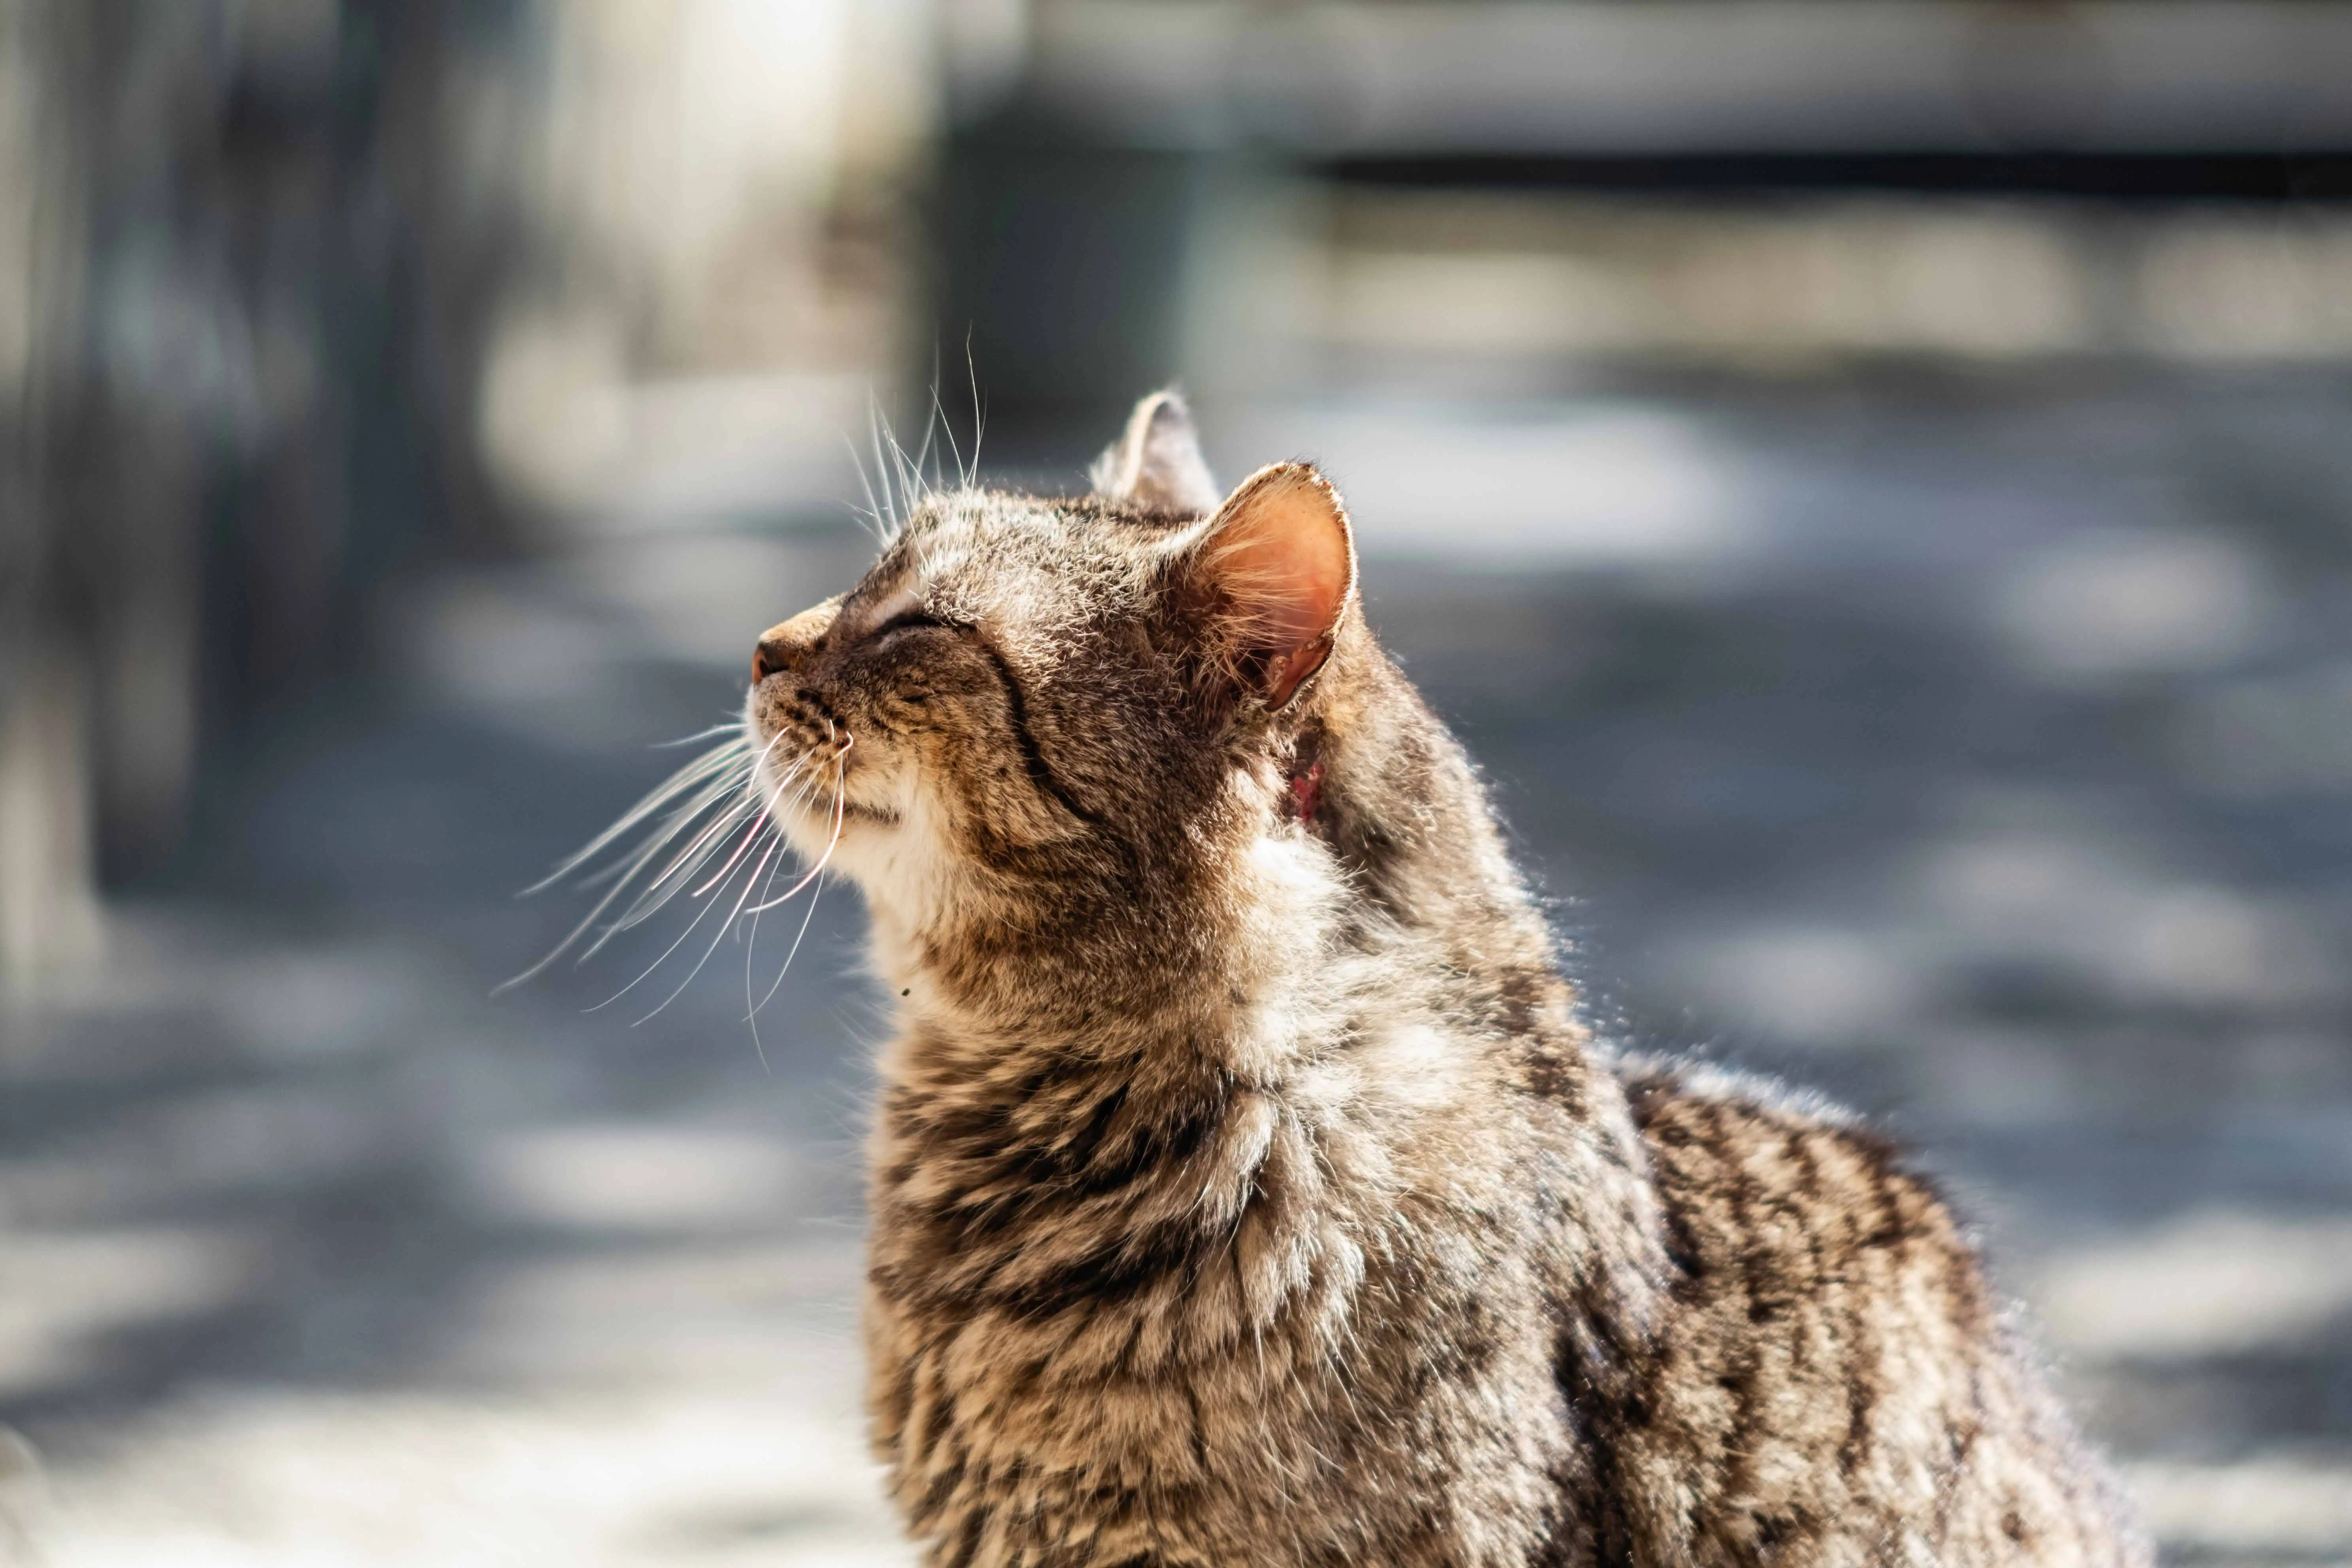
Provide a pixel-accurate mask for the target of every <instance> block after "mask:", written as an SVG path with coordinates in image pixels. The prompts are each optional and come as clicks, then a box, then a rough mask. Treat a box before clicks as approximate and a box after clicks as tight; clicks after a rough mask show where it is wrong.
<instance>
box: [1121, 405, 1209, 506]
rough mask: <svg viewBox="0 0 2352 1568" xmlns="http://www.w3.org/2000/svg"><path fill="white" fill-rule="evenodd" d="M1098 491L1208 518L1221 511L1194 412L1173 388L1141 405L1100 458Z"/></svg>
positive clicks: (1134, 502) (1124, 503)
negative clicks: (1121, 433)
mask: <svg viewBox="0 0 2352 1568" xmlns="http://www.w3.org/2000/svg"><path fill="white" fill-rule="evenodd" d="M1089 477H1090V478H1091V479H1093V480H1094V487H1095V493H1096V494H1097V495H1098V496H1100V497H1102V498H1103V499H1104V500H1110V501H1117V502H1118V503H1119V504H1120V505H1122V506H1131V507H1134V508H1136V509H1137V510H1141V511H1157V512H1169V513H1172V514H1174V515H1177V516H1181V517H1202V516H1205V515H1206V514H1207V513H1209V512H1211V511H1213V510H1216V505H1217V481H1216V480H1214V479H1211V478H1210V477H1209V465H1208V464H1207V463H1206V462H1205V461H1203V460H1202V457H1201V439H1200V437H1199V436H1197V435H1195V434H1194V433H1193V430H1192V413H1191V411H1190V410H1189V409H1187V408H1186V407H1185V406H1184V400H1183V399H1182V398H1181V397H1179V396H1178V395H1176V394H1175V393H1173V392H1155V393H1153V394H1152V395H1150V396H1149V397H1147V398H1145V399H1144V400H1143V401H1142V402H1140V403H1139V404H1137V405H1135V412H1134V413H1133V414H1132V415H1130V416H1129V418H1128V421H1127V431H1126V433H1125V434H1124V435H1122V436H1120V437H1119V438H1118V440H1117V441H1116V442H1114V443H1113V444H1112V446H1111V447H1110V449H1109V450H1108V451H1107V452H1105V453H1104V454H1103V455H1102V456H1101V457H1099V458H1096V459H1095V466H1094V468H1093V469H1092V470H1091V471H1090V475H1089Z"/></svg>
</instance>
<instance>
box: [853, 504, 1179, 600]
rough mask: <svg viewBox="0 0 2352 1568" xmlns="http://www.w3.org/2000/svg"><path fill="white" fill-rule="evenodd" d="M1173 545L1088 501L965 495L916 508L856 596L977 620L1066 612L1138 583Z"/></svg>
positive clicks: (1159, 534) (1147, 575) (1151, 531)
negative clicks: (922, 607) (1009, 615)
mask: <svg viewBox="0 0 2352 1568" xmlns="http://www.w3.org/2000/svg"><path fill="white" fill-rule="evenodd" d="M1167 543H1168V542H1167V541H1166V539H1165V538H1164V536H1163V535H1162V533H1161V531H1157V530H1152V529H1147V528H1139V527H1138V526H1137V525H1136V523H1135V522H1134V521H1133V520H1130V519H1125V518H1122V517H1121V516H1119V515H1118V514H1117V513H1116V512H1113V511H1110V510H1108V509H1106V508H1104V507H1103V506H1102V505H1100V504H1099V503H1098V502H1096V501H1094V500H1092V499H1091V498H1082V499H1079V500H1054V499H1048V498H1042V497H1036V496H1025V495H1019V494H1013V493H1007V492H1001V491H981V490H966V491H961V492H957V493H955V494H951V495H944V496H937V497H933V498H931V499H930V500H926V501H925V502H924V503H923V504H922V505H921V506H920V507H919V508H917V509H916V510H914V511H913V513H912V514H911V515H910V516H909V517H908V520H907V522H906V525H905V526H904V527H903V528H902V529H901V530H900V531H899V533H898V538H897V539H896V540H894V541H893V542H892V543H891V545H890V547H889V548H888V549H887V551H885V552H884V553H883V555H882V558H881V560H879V561H878V562H877V563H875V566H874V569H873V571H872V572H871V573H870V574H868V575H867V577H866V581H865V583H864V584H861V585H860V588H859V591H858V596H859V597H860V598H865V599H873V600H879V599H883V598H888V599H892V600H898V601H902V602H905V603H908V604H917V603H919V604H923V605H929V606H930V607H931V608H932V609H934V610H936V611H959V612H961V613H962V614H964V615H966V616H971V617H972V618H975V619H977V618H981V617H983V616H1002V615H1005V614H1007V613H1021V612H1024V611H1031V612H1034V611H1040V610H1045V609H1048V608H1051V609H1055V610H1058V611H1060V612H1063V613H1066V612H1067V611H1068V610H1069V609H1070V608H1072V607H1073V606H1074V604H1076V603H1085V602H1087V601H1092V600H1097V599H1099V598H1101V597H1104V596H1106V595H1118V594H1119V593H1120V592H1121V591H1122V590H1123V589H1127V588H1131V587H1133V586H1136V585H1139V584H1141V583H1142V582H1143V581H1144V580H1146V579H1147V578H1148V577H1149V575H1150V572H1151V570H1152V567H1153V565H1154V564H1155V563H1156V562H1157V561H1158V560H1159V559H1160V557H1161V556H1162V555H1164V553H1165V552H1166V548H1167Z"/></svg>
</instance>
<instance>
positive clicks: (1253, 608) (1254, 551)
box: [1194, 463, 1356, 708]
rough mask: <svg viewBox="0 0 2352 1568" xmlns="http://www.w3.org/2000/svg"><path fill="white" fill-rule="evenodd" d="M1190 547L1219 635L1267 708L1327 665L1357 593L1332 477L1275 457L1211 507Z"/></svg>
mask: <svg viewBox="0 0 2352 1568" xmlns="http://www.w3.org/2000/svg"><path fill="white" fill-rule="evenodd" d="M1194 550H1195V562H1196V566H1195V570H1196V572H1197V574H1198V576H1197V578H1196V580H1197V581H1199V582H1200V583H1202V585H1203V586H1205V587H1206V588H1207V589H1208V590H1209V591H1210V592H1211V594H1212V595H1213V596H1214V601H1215V603H1216V605H1217V610H1216V613H1215V627H1216V630H1215V634H1214V635H1215V636H1216V637H1218V638H1219V640H1220V641H1221V642H1223V644H1224V645H1225V647H1226V650H1227V651H1228V653H1229V654H1230V655H1232V656H1233V661H1234V667H1235V668H1237V669H1238V670H1240V671H1241V672H1242V674H1243V677H1244V679H1246V680H1248V681H1249V682H1250V683H1251V684H1252V685H1254V686H1255V688H1256V689H1257V691H1258V693H1259V695H1260V696H1262V697H1263V698H1264V699H1265V702H1266V705H1267V706H1268V707H1270V708H1280V707H1281V706H1282V705H1283V704H1285V703H1286V702H1288V701H1289V700H1291V698H1292V697H1293V696H1294V695H1296V694H1297V690H1298V689H1299V688H1300V687H1301V686H1303V685H1305V684H1306V683H1307V680H1308V679H1311V678H1312V677H1313V676H1314V674H1315V672H1316V671H1317V670H1318V669H1320V668H1323V661H1324V660H1325V659H1327V658H1330V657H1331V648H1332V645H1333V644H1334V642H1336V641H1337V639H1338V637H1339V626H1340V623H1341V621H1343V620H1344V619H1345V618H1346V616H1347V614H1348V606H1349V603H1350V602H1352V601H1353V600H1354V598H1355V595H1356V544H1355V540H1354V538H1353V536H1352V534H1351V532H1350V531H1349V526H1348V510H1347V508H1346V507H1344V506H1342V505H1341V504H1340V502H1339V491H1338V490H1336V489H1332V488H1331V481H1330V480H1328V479H1325V478H1324V477H1323V476H1322V475H1321V474H1320V473H1318V472H1317V471H1316V469H1315V468H1314V467H1313V465H1311V464H1307V463H1276V464H1274V465H1272V466H1271V467H1269V468H1260V469H1259V470H1258V471H1257V472H1256V473H1255V474H1252V475H1251V476H1250V477H1249V478H1248V479H1244V480H1243V481H1242V482H1241V484H1240V486H1239V487H1238V488H1236V489H1234V493H1233V494H1232V495H1229V496H1227V497H1226V498H1225V500H1224V502H1223V505H1221V506H1219V507H1218V508H1217V512H1216V515H1215V516H1214V517H1213V518H1212V519H1210V520H1209V522H1208V524H1207V526H1206V527H1205V528H1204V529H1203V530H1202V534H1201V538H1200V542H1199V543H1198V544H1197V545H1196V546H1195V547H1194Z"/></svg>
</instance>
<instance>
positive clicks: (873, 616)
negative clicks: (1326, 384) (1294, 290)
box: [746, 393, 1377, 927]
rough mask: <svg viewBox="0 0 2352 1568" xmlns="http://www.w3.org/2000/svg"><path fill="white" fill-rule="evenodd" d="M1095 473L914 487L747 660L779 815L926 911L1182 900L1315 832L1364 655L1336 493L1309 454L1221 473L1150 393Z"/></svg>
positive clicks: (875, 897) (876, 885)
mask: <svg viewBox="0 0 2352 1568" xmlns="http://www.w3.org/2000/svg"><path fill="white" fill-rule="evenodd" d="M1093 477H1094V485H1095V488H1094V489H1093V490H1092V491H1091V492H1090V493H1088V494H1087V495H1084V496H1079V497H1075V498H1067V499H1049V498H1045V497H1038V496H1030V495H1021V494H1013V493H1007V492H1004V491H1001V490H984V489H969V488H967V489H956V490H950V491H941V492H938V493H934V494H932V495H930V496H929V497H927V498H925V499H924V500H921V501H920V502H919V504H918V505H916V506H915V507H914V508H913V509H912V510H911V511H910V514H909V515H908V517H907V518H906V519H905V521H904V523H903V526H902V527H901V528H900V529H899V531H898V534H897V536H896V537H895V538H894V539H893V540H891V542H889V543H888V544H887V547H886V548H885V549H884V550H883V552H882V553H881V558H880V559H879V560H878V561H877V562H876V563H875V564H874V566H873V567H872V569H871V570H869V571H868V572H867V573H866V575H865V576H864V578H863V579H862V580H860V581H859V582H858V584H856V586H855V587H853V588H852V589H850V590H849V591H848V592H847V593H845V594H844V595H840V596H838V597H836V598H833V599H828V600H826V601H825V602H824V603H823V604H821V605H815V606H814V607H812V608H809V609H806V610H803V611H802V612H801V613H800V614H798V615H796V616H793V617H792V618H790V619H789V620H785V621H783V622H782V623H780V624H779V625H777V626H774V627H772V629H770V630H769V631H768V632H767V633H766V635H764V636H763V637H761V639H760V641H759V645H758V648H757V651H756V652H755V653H754V655H753V658H752V662H751V689H750V692H749V694H748V697H747V700H746V719H747V726H748V730H749V732H750V739H751V744H752V746H753V747H754V748H755V749H757V750H759V751H760V752H761V763H760V765H759V767H758V769H757V771H756V775H755V777H756V787H757V788H758V789H759V790H761V792H762V793H763V794H764V795H765V796H766V797H767V799H768V800H769V802H770V805H769V807H768V809H769V810H770V812H771V814H772V816H773V817H774V818H775V819H776V821H777V822H778V823H779V824H780V826H782V827H783V829H784V831H785V832H786V834H787V835H788V836H789V837H791V839H792V840H793V843H794V845H795V847H797V848H799V849H800V850H801V851H802V852H803V854H804V855H806V856H808V857H811V858H815V857H818V856H823V855H825V854H827V853H828V852H829V853H830V855H831V857H832V864H833V865H834V866H835V867H836V868H840V869H842V870H844V871H845V872H847V873H848V874H849V875H850V876H851V877H853V878H854V879H856V880H857V881H858V882H859V883H860V884H861V885H862V886H863V888H864V889H865V891H866V894H867V896H868V898H869V900H872V901H873V902H874V903H875V904H876V905H877V909H881V910H887V911H889V912H891V913H893V914H895V915H897V916H898V917H899V918H900V919H901V920H903V921H908V922H910V923H911V924H912V925H914V926H916V927H921V926H924V925H928V924H929V923H931V922H932V921H935V920H936V919H938V918H939V917H940V915H941V913H942V912H943V911H946V910H951V909H954V908H956V907H959V906H962V907H970V906H971V904H972V902H973V901H974V900H980V901H982V902H984V903H986V904H988V905H991V906H992V907H993V908H994V909H995V910H996V912H997V913H999V914H1000V915H1002V916H1003V918H1006V919H1009V920H1013V921H1017V922H1020V923H1023V924H1034V922H1035V921H1036V920H1038V919H1039V918H1041V917H1042V916H1045V915H1047V914H1050V912H1051V911H1052V910H1055V909H1057V908H1058V909H1065V910H1073V911H1074V912H1075V910H1076V907H1077V906H1081V905H1085V904H1087V903H1091V902H1093V901H1095V900H1113V899H1117V900H1129V901H1130V902H1131V901H1132V900H1135V899H1137V898H1139V897H1145V898H1148V897H1151V896H1154V895H1166V894H1170V893H1171V892H1173V891H1174V890H1176V889H1177V888H1178V886H1179V885H1181V884H1185V883H1186V882H1187V879H1194V880H1197V879H1201V878H1202V877H1209V878H1212V879H1213V873H1214V869H1215V865H1214V862H1215V861H1216V859H1217V857H1218V856H1219V855H1221V854H1232V853H1237V852H1241V851H1242V850H1243V849H1244V848H1245V847H1246V846H1247V845H1248V844H1250V843H1251V842H1253V841H1255V840H1257V839H1259V838H1262V837H1265V836H1267V835H1279V834H1281V833H1285V832H1304V831H1307V830H1308V829H1309V828H1310V827H1311V823H1309V822H1308V821H1307V820H1306V819H1307V817H1309V816H1311V814H1312V813H1313V811H1314V810H1315V808H1316V806H1317V804H1318V803H1317V800H1316V798H1315V795H1316V792H1317V791H1318V788H1319V784H1320V772H1319V768H1318V767H1317V765H1316V763H1315V761H1314V758H1313V757H1312V756H1311V755H1310V754H1308V753H1311V752H1312V751H1313V747H1314V737H1315V735H1316V733H1317V731H1318V726H1319V724H1320V721H1321V720H1322V719H1323V717H1324V716H1325V713H1326V710H1328V707H1329V699H1330V696H1331V693H1332V691H1333V690H1334V689H1335V688H1338V687H1341V686H1344V685H1345V683H1346V679H1347V671H1348V667H1349V664H1350V663H1351V659H1357V660H1360V657H1361V656H1363V655H1368V654H1369V655H1370V657H1371V658H1374V659H1375V660H1377V655H1376V654H1374V653H1372V652H1371V650H1370V642H1369V638H1368V637H1366V635H1365V634H1364V633H1363V632H1362V630H1361V627H1360V620H1361V614H1360V608H1359V606H1358V604H1357V587H1356V552H1355V546H1354V542H1353V540H1352V538H1351V535H1350V531H1349V521H1348V514H1347V511H1346V510H1345V508H1344V507H1343V506H1342V505H1341V503H1340V499H1339V493H1338V492H1337V490H1335V489H1333V488H1332V486H1331V484H1330V483H1329V482H1328V480H1327V479H1325V478H1324V477H1323V476H1322V475H1321V474H1320V473H1318V471H1317V470H1316V469H1315V468H1313V467H1311V466H1309V465H1307V464H1305V463H1277V464H1275V465H1273V466H1271V467H1268V468H1261V469H1259V470H1258V471H1257V472H1256V473H1255V474H1253V475H1251V476H1250V477H1249V478H1248V479H1244V481H1243V482H1242V483H1241V484H1240V485H1239V486H1237V487H1235V488H1234V489H1233V490H1232V492H1231V493H1229V494H1223V493H1221V492H1220V491H1219V490H1218V489H1217V487H1216V486H1215V485H1214V484H1213V482H1212V480H1211V479H1210V476H1209V471H1208V469H1207V468H1206V466H1205V465H1204V464H1203V462H1202V458H1201V452H1200V447H1199V445H1198V442H1197V440H1196V438H1195V437H1194V434H1193V430H1192V423H1191V420H1190V418H1189V416H1187V414H1186V412H1185V409H1184V406H1183V405H1182V403H1181V401H1180V400H1178V399H1177V398H1176V397H1175V396H1173V395H1170V394H1165V393H1162V394H1159V395H1154V396H1152V397H1150V398H1147V399H1145V400H1144V402H1143V403H1142V404H1141V405H1139V407H1138V408H1137V410H1136V413H1135V416H1134V417H1133V418H1132V419H1131V420H1130V421H1129V425H1128V426H1127V429H1126V431H1125V433H1124V434H1123V435H1122V437H1120V439H1119V440H1118V442H1117V443H1115V444H1114V445H1113V446H1112V447H1111V449H1110V450H1109V451H1108V452H1106V453H1105V454H1104V456H1103V458H1102V459H1101V460H1100V461H1099V462H1098V463H1097V465H1096V467H1095V469H1094V475H1093ZM1302 748H1303V749H1302Z"/></svg>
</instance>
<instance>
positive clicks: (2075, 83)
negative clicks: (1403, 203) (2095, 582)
mask: <svg viewBox="0 0 2352 1568" xmlns="http://www.w3.org/2000/svg"><path fill="white" fill-rule="evenodd" d="M1028 85H1029V88H1030V90H1031V93H1032V94H1033V95H1034V100H1035V101H1037V102H1038V103H1040V104H1041V105H1042V106H1044V107H1046V108H1047V109H1049V110H1052V111H1054V112H1055V113H1057V114H1060V115H1063V116H1066V117H1069V118H1071V119H1074V120H1076V121H1079V122H1080V123H1082V124H1085V125H1087V126H1088V127H1090V128H1092V129H1094V130H1095V131H1096V132H1097V133H1098V134H1101V135H1104V136H1106V137H1108V138H1112V139H1115V140H1118V141H1122V142H1130V143H1139V144H1143V145H1151V146H1161V147H1170V148H1183V147H1208V146H1215V145H1221V144H1230V143H1232V142H1257V143H1260V144H1271V145H1273V146H1276V147H1280V148H1284V149H1286V150H1290V151H1294V152H1297V153H1306V154H1307V155H1311V156H1323V157H1366V156H1373V157H1376V156H1381V155H1385V154H1403V153H1412V154H1423V155H1428V154H1438V155H1443V154H1503V155H1509V154H1525V155H1545V154H1582V155H1595V156H1598V155H1609V156H1628V157H1645V156H1647V157H1656V156H1675V155H1685V154H1707V153H1806V154H1838V153H1868V152H1906V153H2013V152H2021V151H2022V152H2035V151H2047V152H2061V153H2108V154H2115V153H2277V154H2290V153H2299V152H2309V151H2315V150H2326V149H2340V148H2343V147H2345V146H2347V145H2352V6H2346V5H2337V4H2327V3H2321V0H2100V3H2089V4H2064V3H2056V0H2053V3H2004V4H1983V3H1959V0H1744V3H1738V4H1728V3H1722V0H1715V3H1707V0H1668V3H1665V4H1657V5H1628V4H1608V5H1602V4H1564V5H1526V4H1504V5H1433V4H1409V5H1328V4H1326V5H1307V6H1303V7H1297V8H1283V9H1265V8H1259V7H1254V6H1250V5H1240V4H1230V3H1224V0H1173V3H1170V4H1164V5H1130V4H1118V3H1115V0H1066V3H1062V4H1052V3H1048V4H1045V5H1041V6H1040V8H1039V10H1038V13H1037V16H1036V28H1035V33H1034V47H1033V54H1032V57H1031V64H1030V76H1029V84H1028Z"/></svg>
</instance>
